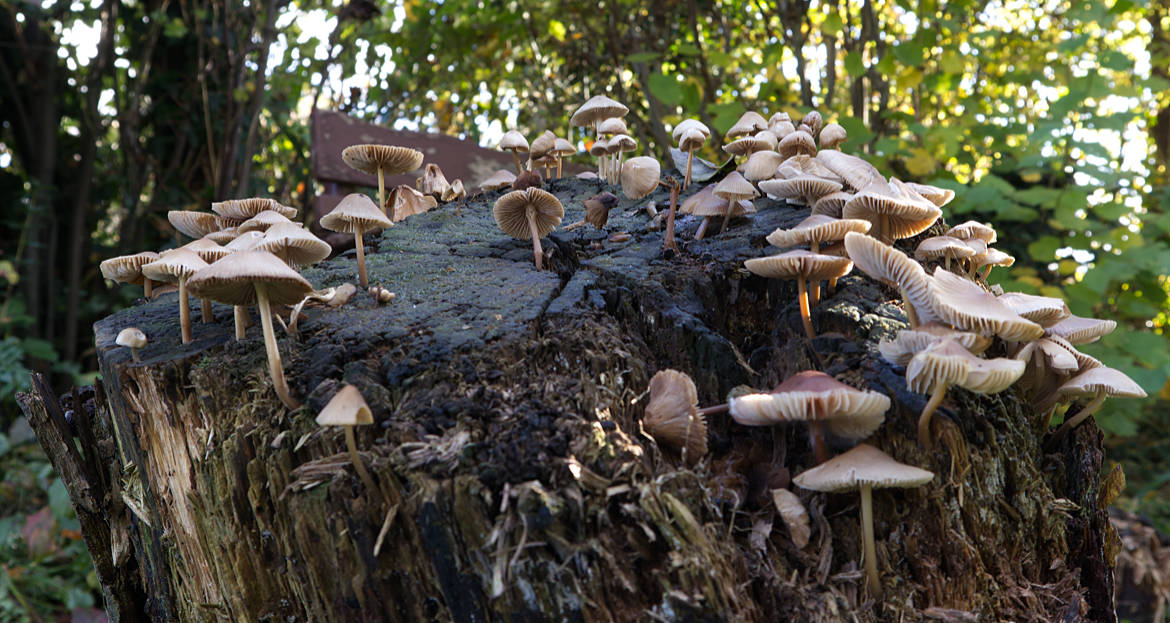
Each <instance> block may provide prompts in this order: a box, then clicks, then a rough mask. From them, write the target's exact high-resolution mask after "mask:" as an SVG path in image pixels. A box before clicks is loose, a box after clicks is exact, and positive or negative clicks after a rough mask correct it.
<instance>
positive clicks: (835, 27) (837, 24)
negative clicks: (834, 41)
mask: <svg viewBox="0 0 1170 623" xmlns="http://www.w3.org/2000/svg"><path fill="white" fill-rule="evenodd" d="M844 26H845V25H844V24H843V23H842V22H841V15H840V14H838V13H837V12H836V11H833V12H831V13H829V14H828V15H826V16H825V21H823V22H821V32H823V33H825V34H826V35H828V36H830V37H835V36H837V35H839V34H841V31H842V30H844Z"/></svg>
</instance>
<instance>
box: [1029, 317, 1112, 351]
mask: <svg viewBox="0 0 1170 623" xmlns="http://www.w3.org/2000/svg"><path fill="white" fill-rule="evenodd" d="M1116 328H1117V322H1115V321H1113V320H1101V319H1098V318H1082V317H1081V316H1073V315H1069V316H1068V317H1067V318H1064V319H1063V320H1061V321H1060V322H1057V323H1056V324H1054V325H1052V326H1049V327H1048V328H1047V329H1045V332H1046V333H1048V334H1050V335H1059V336H1060V337H1062V338H1064V339H1066V340H1068V341H1069V343H1070V344H1074V345H1077V344H1090V343H1092V342H1096V341H1097V340H1098V339H1100V338H1101V337H1102V336H1104V335H1108V334H1110V333H1112V332H1113V330H1114V329H1116Z"/></svg>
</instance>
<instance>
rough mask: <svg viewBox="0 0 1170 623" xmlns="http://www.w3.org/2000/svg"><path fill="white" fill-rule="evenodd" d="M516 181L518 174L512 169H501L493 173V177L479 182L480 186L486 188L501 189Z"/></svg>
mask: <svg viewBox="0 0 1170 623" xmlns="http://www.w3.org/2000/svg"><path fill="white" fill-rule="evenodd" d="M515 181H516V175H515V174H514V173H512V172H511V171H505V170H503V169H500V170H499V171H496V172H495V173H493V174H492V175H491V177H489V178H487V179H486V180H484V181H482V182H480V183H479V187H480V188H482V189H484V190H499V189H501V188H506V187H508V186H511V185H512V182H515Z"/></svg>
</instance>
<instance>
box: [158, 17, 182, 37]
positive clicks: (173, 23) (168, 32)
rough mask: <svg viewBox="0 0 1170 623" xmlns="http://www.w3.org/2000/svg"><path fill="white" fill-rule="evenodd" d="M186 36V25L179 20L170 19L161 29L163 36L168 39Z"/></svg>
mask: <svg viewBox="0 0 1170 623" xmlns="http://www.w3.org/2000/svg"><path fill="white" fill-rule="evenodd" d="M186 34H187V25H186V24H184V23H183V20H181V19H179V18H177V17H176V18H174V19H171V20H170V21H168V22H167V25H166V26H165V27H163V35H165V36H166V37H167V38H168V39H180V38H182V37H183V36H185V35H186Z"/></svg>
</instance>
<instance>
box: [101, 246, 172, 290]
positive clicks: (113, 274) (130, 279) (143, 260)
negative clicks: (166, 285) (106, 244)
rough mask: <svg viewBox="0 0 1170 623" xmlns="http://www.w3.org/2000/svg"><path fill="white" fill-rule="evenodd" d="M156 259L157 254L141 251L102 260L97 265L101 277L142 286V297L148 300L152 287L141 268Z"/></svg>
mask: <svg viewBox="0 0 1170 623" xmlns="http://www.w3.org/2000/svg"><path fill="white" fill-rule="evenodd" d="M157 259H158V253H155V252H154V251H143V252H142V253H135V254H134V255H120V256H118V257H112V258H110V259H108V260H103V261H102V263H101V264H100V265H99V268H100V269H101V271H102V277H105V278H106V279H109V280H110V281H116V282H118V283H129V284H132V285H136V286H137V285H141V286H142V295H143V296H145V297H146V298H150V295H151V294H152V293H153V289H154V285H153V283H151V280H150V279H149V278H147V277H146V276H144V275H143V274H142V266H143V265H144V264H149V263H151V262H153V261H155V260H157Z"/></svg>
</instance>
